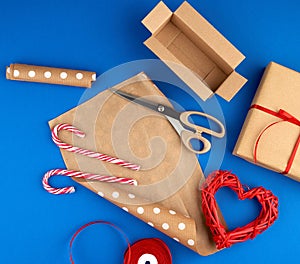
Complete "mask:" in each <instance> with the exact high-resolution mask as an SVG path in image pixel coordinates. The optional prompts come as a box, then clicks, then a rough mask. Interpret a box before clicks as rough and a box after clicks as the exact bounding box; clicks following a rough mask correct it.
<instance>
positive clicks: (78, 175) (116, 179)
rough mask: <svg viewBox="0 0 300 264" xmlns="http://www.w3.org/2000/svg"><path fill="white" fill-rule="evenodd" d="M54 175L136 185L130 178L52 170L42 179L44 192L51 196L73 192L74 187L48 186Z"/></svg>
mask: <svg viewBox="0 0 300 264" xmlns="http://www.w3.org/2000/svg"><path fill="white" fill-rule="evenodd" d="M54 175H62V176H67V177H75V178H80V179H86V180H94V181H100V182H109V183H119V184H129V185H135V186H136V185H137V181H136V180H133V179H130V178H123V177H115V176H105V175H98V174H92V173H84V172H80V171H75V170H64V169H54V170H50V171H48V172H46V173H45V175H44V177H43V187H44V189H45V190H46V191H48V192H49V193H52V194H67V193H73V192H75V188H74V186H68V187H63V188H54V187H52V186H51V185H50V184H49V178H51V177H52V176H54Z"/></svg>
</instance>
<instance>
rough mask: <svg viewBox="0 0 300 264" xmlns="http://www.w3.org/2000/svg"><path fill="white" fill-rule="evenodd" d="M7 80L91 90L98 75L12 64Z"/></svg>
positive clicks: (87, 72)
mask: <svg viewBox="0 0 300 264" xmlns="http://www.w3.org/2000/svg"><path fill="white" fill-rule="evenodd" d="M6 79H8V80H15V81H26V82H39V83H49V84H61V85H69V86H78V87H86V88H91V86H92V82H93V81H95V80H96V73H95V72H90V71H84V70H71V69H64V68H54V67H43V66H36V65H27V64H11V65H10V66H9V67H7V69H6Z"/></svg>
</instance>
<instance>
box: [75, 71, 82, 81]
mask: <svg viewBox="0 0 300 264" xmlns="http://www.w3.org/2000/svg"><path fill="white" fill-rule="evenodd" d="M82 78H83V74H82V73H81V72H78V73H76V79H77V80H81V79H82Z"/></svg>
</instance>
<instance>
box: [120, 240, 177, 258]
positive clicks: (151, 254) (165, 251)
mask: <svg viewBox="0 0 300 264" xmlns="http://www.w3.org/2000/svg"><path fill="white" fill-rule="evenodd" d="M128 263H130V264H171V263H172V255H171V252H170V250H169V248H168V246H167V245H166V244H165V243H164V242H163V241H162V240H160V239H158V238H146V239H141V240H139V241H137V242H136V243H134V244H133V245H132V246H131V247H130V251H129V250H128V249H127V251H126V252H125V256H124V264H128Z"/></svg>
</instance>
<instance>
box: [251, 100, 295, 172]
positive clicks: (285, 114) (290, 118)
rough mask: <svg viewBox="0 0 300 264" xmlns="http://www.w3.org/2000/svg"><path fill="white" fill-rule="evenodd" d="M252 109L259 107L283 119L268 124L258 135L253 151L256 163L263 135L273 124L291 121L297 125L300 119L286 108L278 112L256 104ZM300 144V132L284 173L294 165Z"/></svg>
mask: <svg viewBox="0 0 300 264" xmlns="http://www.w3.org/2000/svg"><path fill="white" fill-rule="evenodd" d="M250 109H258V110H260V111H263V112H265V113H267V114H270V115H273V116H276V117H278V118H280V119H281V121H276V122H273V123H271V124H270V125H268V126H267V127H265V128H264V129H263V130H262V131H261V132H260V134H259V136H258V137H257V139H256V141H255V146H254V151H253V158H254V162H255V163H256V162H257V150H258V145H259V142H260V140H261V137H262V135H263V134H264V133H265V132H266V131H267V130H268V129H269V128H271V127H272V126H274V125H276V124H278V123H280V122H284V121H286V122H290V123H292V124H295V125H297V126H300V120H298V119H297V118H296V117H294V116H293V115H291V114H289V113H288V112H286V111H285V110H282V109H280V110H279V111H278V112H276V111H273V110H271V109H269V108H266V107H263V106H261V105H257V104H254V105H252V106H251V107H250ZM299 145H300V134H299V136H298V139H297V141H296V143H295V145H294V148H293V150H292V152H291V155H290V157H289V160H288V162H287V165H286V167H285V170H284V171H282V172H281V173H282V174H288V173H289V171H290V169H291V167H292V165H293V162H294V159H295V156H296V153H297V150H298V148H299Z"/></svg>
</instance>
